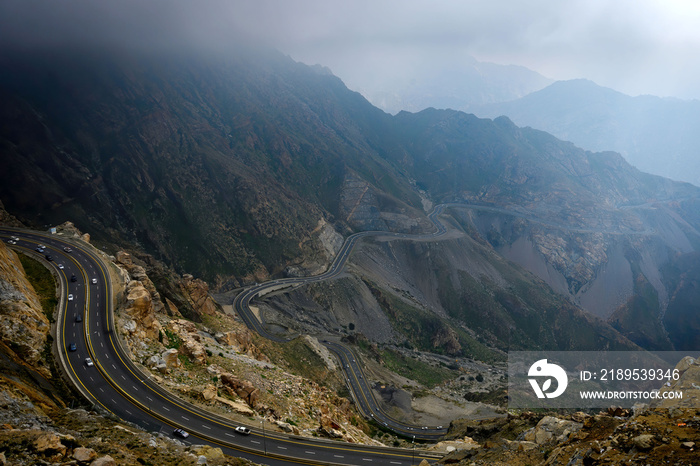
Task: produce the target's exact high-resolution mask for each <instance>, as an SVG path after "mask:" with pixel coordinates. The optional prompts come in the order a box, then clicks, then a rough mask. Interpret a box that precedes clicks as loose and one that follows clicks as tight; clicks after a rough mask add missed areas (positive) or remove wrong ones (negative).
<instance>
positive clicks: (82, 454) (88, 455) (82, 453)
mask: <svg viewBox="0 0 700 466" xmlns="http://www.w3.org/2000/svg"><path fill="white" fill-rule="evenodd" d="M95 458H97V453H96V452H95V450H93V449H92V448H85V447H78V448H76V449H75V450H73V459H74V460H76V461H77V462H78V463H89V462H91V461H93V460H94V459H95Z"/></svg>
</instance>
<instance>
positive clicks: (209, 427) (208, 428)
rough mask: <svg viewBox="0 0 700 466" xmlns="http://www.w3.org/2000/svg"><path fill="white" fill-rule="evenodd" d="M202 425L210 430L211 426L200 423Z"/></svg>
mask: <svg viewBox="0 0 700 466" xmlns="http://www.w3.org/2000/svg"><path fill="white" fill-rule="evenodd" d="M202 427H204V428H205V429H209V430H211V427H209V426H207V425H205V424H202Z"/></svg>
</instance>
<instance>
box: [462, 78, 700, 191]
mask: <svg viewBox="0 0 700 466" xmlns="http://www.w3.org/2000/svg"><path fill="white" fill-rule="evenodd" d="M472 111H474V112H475V113H477V114H478V115H480V116H484V117H489V118H495V117H497V116H499V115H507V116H508V117H509V118H510V119H511V120H513V121H514V122H515V123H516V124H517V125H520V126H531V127H533V128H537V129H541V130H543V131H547V132H548V133H551V134H553V135H555V136H556V137H558V138H560V139H563V140H566V141H571V142H573V143H574V144H576V145H577V146H579V147H583V148H585V149H588V150H592V151H606V150H612V151H616V152H619V153H620V154H622V156H623V157H625V159H626V160H627V161H628V162H629V163H630V164H632V165H634V166H635V167H637V168H639V169H640V170H642V171H646V172H649V173H654V174H657V175H661V176H665V177H668V178H672V179H674V180H680V181H687V182H690V183H693V184H695V185H696V186H700V159H698V157H697V147H698V145H699V144H700V135H698V133H697V131H696V128H695V125H694V122H696V121H698V119H699V118H700V101H697V100H690V101H687V100H679V99H673V98H660V97H655V96H650V95H643V96H637V97H630V96H628V95H625V94H622V93H620V92H617V91H614V90H612V89H608V88H605V87H601V86H598V85H597V84H595V83H594V82H592V81H588V80H584V79H576V80H571V81H558V82H555V83H553V84H551V85H549V86H547V87H545V88H544V89H541V90H538V91H535V92H532V93H531V94H528V95H526V96H523V97H520V98H518V99H514V100H510V101H503V102H495V103H490V104H487V105H483V106H481V107H480V108H478V109H476V108H474V107H472Z"/></svg>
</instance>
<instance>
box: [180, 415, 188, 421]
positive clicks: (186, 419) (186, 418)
mask: <svg viewBox="0 0 700 466" xmlns="http://www.w3.org/2000/svg"><path fill="white" fill-rule="evenodd" d="M182 419H184V420H185V421H189V420H190V418H188V417H185V416H182Z"/></svg>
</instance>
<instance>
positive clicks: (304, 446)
mask: <svg viewBox="0 0 700 466" xmlns="http://www.w3.org/2000/svg"><path fill="white" fill-rule="evenodd" d="M447 206H449V207H462V208H472V209H478V210H489V211H493V212H497V213H503V214H508V215H515V216H521V217H524V218H527V219H528V220H530V221H535V222H542V223H545V224H548V223H547V222H546V221H542V220H540V219H534V218H529V217H527V216H525V215H523V214H521V213H517V212H513V211H509V210H506V209H500V208H494V207H486V206H477V205H470V204H449V205H439V206H437V207H436V208H435V209H434V210H433V211H432V212H431V214H430V215H429V218H430V220H431V221H432V222H433V224H434V226H435V232H434V233H432V234H428V235H408V234H401V233H388V232H381V231H366V232H361V233H356V234H354V235H351V236H349V237H348V238H347V239H346V241H345V242H344V244H343V246H342V247H341V249H340V251H339V252H338V254H337V256H336V258H335V260H334V262H333V263H332V264H331V266H330V267H329V269H328V270H327V271H326V272H325V273H323V274H321V275H317V276H314V277H308V278H288V279H280V280H273V281H270V282H267V283H263V284H260V285H257V286H254V287H251V288H247V289H245V290H243V291H242V292H241V293H239V295H238V296H237V297H236V298H235V300H234V303H233V304H234V309H235V311H236V312H237V313H238V314H239V315H240V316H241V318H242V319H243V320H244V321H245V322H246V324H247V325H248V326H249V327H250V328H252V329H254V330H255V331H257V332H258V333H260V334H261V335H262V336H265V337H267V338H270V339H272V340H276V341H285V339H284V338H283V337H281V336H279V335H276V334H274V333H271V332H268V331H267V329H266V326H265V324H264V322H262V321H261V320H260V319H258V318H257V317H256V316H255V314H253V312H252V311H251V310H250V303H251V301H252V300H253V299H255V298H258V297H260V296H262V295H264V294H266V293H268V292H271V291H274V290H278V289H283V288H287V287H292V286H300V285H305V284H309V283H314V282H319V281H322V280H328V279H330V278H333V277H336V276H337V275H338V274H340V273H341V272H342V270H343V267H344V266H345V264H346V262H347V259H348V257H349V255H350V253H351V252H352V250H353V248H354V246H355V245H356V243H357V241H358V240H360V239H361V238H364V237H368V236H381V237H389V238H393V239H405V240H430V239H431V238H437V237H440V236H442V235H444V234H445V232H446V229H445V227H444V226H443V225H442V224H441V223H440V221H439V220H438V218H437V217H438V216H439V215H440V214H441V213H442V212H443V210H444V209H445V208H446V207H447ZM550 226H555V227H563V226H562V225H558V224H550ZM581 231H583V230H581ZM590 231H593V232H599V231H598V230H590ZM651 233H653V231H643V232H629V233H626V234H651ZM0 238H2V241H4V242H9V243H10V244H9V246H10V247H11V248H13V249H16V250H18V251H20V252H23V253H25V254H27V255H30V256H34V257H35V258H37V259H39V260H41V261H43V262H44V263H45V264H47V265H48V266H49V267H51V268H52V269H53V271H54V275H55V276H56V277H57V279H58V282H59V286H60V290H61V293H60V302H59V306H58V317H57V323H56V335H55V344H56V348H55V350H56V353H57V356H58V358H57V359H58V361H59V363H60V365H61V367H62V368H63V370H64V372H65V375H66V377H67V378H68V379H69V380H70V381H71V383H72V384H73V385H74V386H75V387H76V389H77V390H78V391H79V392H80V393H81V394H82V395H83V397H84V398H85V399H86V400H88V401H89V403H91V404H92V405H93V407H94V408H96V409H98V410H100V411H102V412H103V413H108V414H112V415H114V416H117V417H119V418H121V419H123V420H125V421H127V422H130V423H132V424H134V425H137V426H139V427H141V428H143V429H145V430H147V431H150V432H156V433H162V434H164V435H168V436H172V435H173V430H174V429H175V428H178V427H179V428H183V429H185V430H187V431H188V432H189V433H190V434H191V435H190V437H188V438H187V439H181V440H180V441H182V442H184V443H189V444H203V443H208V444H211V445H214V446H218V447H221V449H222V450H223V451H224V452H225V453H226V454H229V455H232V456H237V457H244V458H247V459H250V460H252V461H254V462H256V463H261V464H268V465H292V464H313V465H368V464H369V465H371V464H378V465H396V466H408V465H414V464H418V463H419V462H420V461H421V460H422V459H424V458H425V459H429V460H434V459H436V458H437V456H435V455H432V454H430V453H428V452H423V451H420V450H406V449H397V448H387V447H371V446H365V445H354V444H348V443H343V442H335V441H327V440H321V439H310V438H304V437H297V436H289V435H282V434H278V433H271V432H269V431H266V429H265V426H264V424H263V425H256V426H248V427H250V428H251V434H250V435H240V434H238V433H236V432H235V430H234V429H235V427H236V426H237V425H238V424H234V423H233V422H232V421H231V420H229V419H226V418H224V417H222V416H218V415H216V414H213V413H209V412H207V411H204V410H202V409H200V408H198V407H196V406H194V405H192V404H189V403H187V402H185V401H183V400H181V399H179V398H178V397H177V396H175V395H173V394H172V393H170V392H168V391H167V390H165V389H163V388H162V387H160V386H159V385H158V384H157V383H155V381H153V380H151V379H150V378H149V375H147V374H146V373H144V372H142V371H141V369H140V368H139V367H138V366H136V365H135V364H134V363H133V362H132V361H131V360H130V358H129V357H128V355H127V352H126V351H125V350H124V347H123V345H122V343H121V341H120V339H119V336H118V334H117V332H115V328H114V308H113V303H112V299H113V291H112V284H111V278H110V273H109V269H108V266H107V265H106V264H107V262H108V261H107V260H106V256H104V254H103V253H100V252H99V251H97V250H96V249H94V248H92V247H91V246H88V245H85V244H84V243H82V242H80V241H75V240H71V239H67V238H64V237H61V236H59V235H52V234H48V233H42V232H37V231H30V230H22V229H16V228H9V227H0ZM13 238H16V239H17V240H16V241H15V239H13ZM39 245H43V246H45V248H44V249H42V250H41V251H37V248H38V247H39ZM40 249H41V248H40ZM49 256H50V258H49ZM323 344H324V345H325V346H326V347H327V348H328V349H329V351H331V352H332V353H333V354H334V355H335V356H336V357H337V358H338V360H339V362H340V363H341V367H342V370H343V373H344V375H345V377H346V380H347V383H348V387H349V388H350V390H351V392H352V395H353V397H354V399H355V401H356V403H357V406H358V409H359V411H360V412H361V413H362V414H363V415H364V416H366V417H368V418H373V419H374V420H375V421H376V422H377V423H379V424H381V425H383V426H384V427H385V428H387V429H390V430H393V431H395V432H397V433H399V434H401V435H404V436H407V437H409V438H411V437H415V438H417V439H430V440H434V439H437V438H439V437H441V436H442V435H443V434H444V433H445V429H444V428H441V427H426V426H412V425H408V424H405V423H402V422H399V421H397V420H395V419H393V418H391V417H390V416H388V415H386V413H384V412H383V411H382V410H381V408H380V407H379V405H378V404H377V402H376V400H375V399H374V395H373V393H372V390H371V387H370V386H369V384H368V382H367V379H366V377H365V376H364V374H363V371H362V368H361V366H360V364H359V363H358V362H357V361H358V358H357V357H356V356H355V354H354V353H353V352H352V350H351V349H350V348H348V347H347V346H345V345H343V344H341V343H339V342H331V341H329V340H324V341H323ZM88 359H89V361H90V362H89V363H88Z"/></svg>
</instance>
